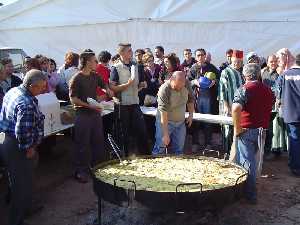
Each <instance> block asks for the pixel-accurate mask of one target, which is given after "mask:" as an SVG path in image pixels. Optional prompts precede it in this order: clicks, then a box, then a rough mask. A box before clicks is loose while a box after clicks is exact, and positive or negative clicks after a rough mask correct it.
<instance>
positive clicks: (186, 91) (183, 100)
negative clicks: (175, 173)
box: [152, 71, 194, 155]
mask: <svg viewBox="0 0 300 225" xmlns="http://www.w3.org/2000/svg"><path fill="white" fill-rule="evenodd" d="M190 89H191V86H190V84H189V81H188V80H186V78H185V73H184V72H181V71H176V72H174V73H173V75H172V76H171V78H170V80H168V81H166V82H165V83H164V84H163V85H162V86H161V87H160V89H159V91H158V100H157V101H158V110H157V116H156V124H155V125H156V134H155V139H156V140H155V144H154V147H153V150H152V154H153V155H157V154H161V153H163V152H164V150H165V148H166V147H168V146H169V144H170V143H171V148H170V150H171V151H172V152H174V153H175V154H182V153H183V147H184V141H185V136H186V127H185V110H186V107H187V109H188V112H189V116H188V118H187V120H186V123H187V125H188V126H189V127H190V126H191V124H192V121H193V112H194V97H193V95H192V91H191V90H190Z"/></svg>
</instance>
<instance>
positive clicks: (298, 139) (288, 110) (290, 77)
mask: <svg viewBox="0 0 300 225" xmlns="http://www.w3.org/2000/svg"><path fill="white" fill-rule="evenodd" d="M283 77H284V81H283V88H282V90H283V92H282V98H283V106H282V107H283V119H284V122H285V123H286V124H287V128H288V137H289V149H288V150H289V167H290V170H291V172H292V174H294V175H296V176H300V98H299V96H300V54H298V55H297V56H296V62H295V65H293V66H292V67H291V68H290V69H288V70H287V71H285V72H284V73H283Z"/></svg>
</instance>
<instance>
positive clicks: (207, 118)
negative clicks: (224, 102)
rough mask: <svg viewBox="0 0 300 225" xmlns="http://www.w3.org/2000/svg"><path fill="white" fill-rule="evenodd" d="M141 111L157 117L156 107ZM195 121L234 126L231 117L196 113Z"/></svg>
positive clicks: (186, 115)
mask: <svg viewBox="0 0 300 225" xmlns="http://www.w3.org/2000/svg"><path fill="white" fill-rule="evenodd" d="M141 110H142V112H143V114H145V115H148V116H156V111H157V109H156V108H155V107H145V106H141ZM188 115H189V114H188V113H185V117H188ZM193 120H194V121H201V122H206V123H216V124H227V125H232V117H229V116H220V115H211V114H202V113H194V114H193Z"/></svg>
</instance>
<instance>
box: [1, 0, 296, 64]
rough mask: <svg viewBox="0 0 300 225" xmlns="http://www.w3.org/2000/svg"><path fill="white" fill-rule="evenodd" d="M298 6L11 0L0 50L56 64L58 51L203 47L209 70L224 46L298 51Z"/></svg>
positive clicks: (201, 0)
mask: <svg viewBox="0 0 300 225" xmlns="http://www.w3.org/2000/svg"><path fill="white" fill-rule="evenodd" d="M299 25H300V2H299V1H296V0H285V1H272V0H266V1H259V0H253V1H245V0H241V1H230V0H222V1H217V0H198V1H196V0H150V1H141V0H131V1H121V0H110V1H105V0H89V1H83V0H19V1H17V2H16V3H13V4H11V5H7V6H4V7H1V8H0V46H11V47H20V48H23V49H24V50H25V51H26V52H27V53H28V54H29V55H35V54H38V53H39V54H44V55H46V56H49V57H52V58H54V59H55V60H57V61H58V62H59V63H62V62H63V58H64V54H65V52H67V51H69V50H71V51H75V52H80V51H82V50H83V49H85V48H91V49H93V50H94V51H95V52H97V53H98V52H100V51H101V50H104V49H106V50H109V51H111V52H112V53H115V49H116V46H117V44H118V43H119V42H130V43H132V45H133V48H134V49H136V48H145V47H150V48H153V47H154V46H156V45H162V46H164V47H165V50H166V53H169V52H175V53H177V54H178V55H179V56H181V55H182V50H183V49H184V48H191V49H193V50H195V49H196V48H205V49H207V50H208V51H209V52H211V53H212V57H213V62H214V63H216V64H217V65H218V64H219V63H220V62H222V61H224V57H225V56H224V53H225V51H226V49H228V48H235V49H242V50H244V51H245V52H249V51H256V52H257V53H258V54H261V55H264V56H267V55H268V54H271V53H274V52H275V51H276V50H278V49H279V48H282V47H287V48H289V49H291V50H292V52H294V53H299V52H300V51H299V49H300V29H299Z"/></svg>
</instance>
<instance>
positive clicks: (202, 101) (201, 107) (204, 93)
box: [197, 89, 212, 145]
mask: <svg viewBox="0 0 300 225" xmlns="http://www.w3.org/2000/svg"><path fill="white" fill-rule="evenodd" d="M211 104H212V102H211V96H210V90H209V89H207V90H200V95H199V97H198V99H197V111H198V112H199V113H204V114H211ZM203 128H204V129H203V132H204V142H205V145H210V144H211V134H212V129H211V124H209V123H204V124H203ZM197 133H198V132H197Z"/></svg>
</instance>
